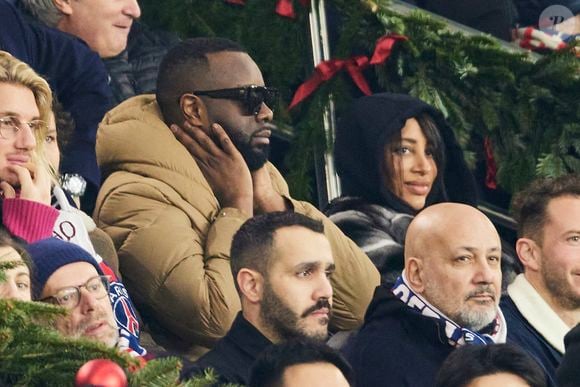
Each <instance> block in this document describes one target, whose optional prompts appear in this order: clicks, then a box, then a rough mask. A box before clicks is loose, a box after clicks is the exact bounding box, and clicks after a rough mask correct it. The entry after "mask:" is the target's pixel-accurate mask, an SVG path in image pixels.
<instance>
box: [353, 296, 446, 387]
mask: <svg viewBox="0 0 580 387" xmlns="http://www.w3.org/2000/svg"><path fill="white" fill-rule="evenodd" d="M453 349H454V348H453V347H452V346H451V345H449V344H448V340H447V337H446V335H445V327H444V325H442V324H441V322H440V321H439V320H437V319H434V318H431V317H426V316H423V315H420V314H418V313H417V312H414V311H412V310H411V308H409V307H408V306H407V305H405V304H404V303H403V302H402V301H400V300H399V299H398V298H397V297H395V296H394V295H393V293H392V292H391V290H390V289H389V288H387V287H385V286H379V287H377V289H376V290H375V295H374V297H373V301H372V302H371V304H370V306H369V308H368V310H367V314H366V316H365V323H364V325H363V327H362V328H361V329H360V331H359V332H358V334H357V335H356V336H354V337H353V338H352V339H351V340H350V341H349V342H347V344H346V346H345V347H344V348H343V350H342V352H343V353H344V355H345V356H346V358H347V360H348V361H349V362H350V364H351V365H352V367H353V369H354V372H355V379H356V383H355V384H356V385H357V386H369V387H380V386H393V387H395V386H397V387H398V386H400V387H403V386H409V387H428V386H433V385H434V384H435V377H436V375H437V372H438V371H439V368H440V367H441V364H442V363H443V361H445V359H446V358H447V356H448V355H449V354H450V353H451V352H452V351H453Z"/></svg>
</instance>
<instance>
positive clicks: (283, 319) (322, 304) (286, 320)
mask: <svg viewBox="0 0 580 387" xmlns="http://www.w3.org/2000/svg"><path fill="white" fill-rule="evenodd" d="M322 308H327V309H328V310H329V311H330V310H331V305H330V303H329V301H328V299H326V298H321V299H319V300H318V301H317V302H316V304H314V305H313V306H311V307H310V308H308V309H307V310H305V311H304V312H303V313H302V314H301V315H300V316H299V315H297V314H296V313H295V312H294V311H292V310H291V309H290V308H289V307H288V306H287V305H286V304H285V303H284V301H283V300H282V299H281V298H280V297H278V296H277V295H276V294H275V293H274V290H273V289H272V287H271V286H270V285H269V284H268V283H265V284H264V298H263V299H262V303H261V305H260V317H261V319H262V322H263V323H264V325H265V326H266V327H268V328H269V329H270V330H271V331H272V332H273V333H274V334H275V335H276V336H278V338H279V339H281V340H290V339H294V338H305V337H306V338H309V339H313V340H317V341H325V340H326V339H327V338H328V331H327V330H326V329H324V331H323V332H321V331H316V332H308V331H307V330H306V327H305V326H303V324H302V323H303V319H304V318H306V317H307V316H308V315H310V314H311V313H313V312H315V311H317V310H319V309H322ZM328 320H329V319H328V318H327V317H323V318H321V319H320V320H319V322H320V324H321V325H325V326H328Z"/></svg>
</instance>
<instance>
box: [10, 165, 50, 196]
mask: <svg viewBox="0 0 580 387" xmlns="http://www.w3.org/2000/svg"><path fill="white" fill-rule="evenodd" d="M6 168H8V169H9V170H11V172H12V173H14V174H15V175H16V176H17V177H18V182H19V184H20V196H19V197H20V199H26V200H30V201H33V202H38V203H42V204H45V205H47V206H50V196H51V182H50V175H49V173H48V171H47V170H46V169H45V168H42V167H39V166H33V167H28V168H31V170H29V169H28V168H25V167H23V166H20V165H8V166H7V167H6ZM0 190H2V192H3V194H4V197H5V198H7V199H12V198H15V197H16V191H15V189H14V187H13V186H12V185H10V184H9V183H8V182H6V181H3V182H1V183H0Z"/></svg>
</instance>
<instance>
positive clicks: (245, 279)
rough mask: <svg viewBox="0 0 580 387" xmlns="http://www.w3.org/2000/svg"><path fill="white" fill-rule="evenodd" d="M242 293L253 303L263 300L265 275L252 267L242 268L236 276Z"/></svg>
mask: <svg viewBox="0 0 580 387" xmlns="http://www.w3.org/2000/svg"><path fill="white" fill-rule="evenodd" d="M236 281H238V287H239V288H240V291H241V293H242V295H243V296H244V297H245V298H246V299H247V300H248V301H249V302H251V303H253V304H257V303H259V302H260V301H262V296H263V293H264V277H263V276H262V274H260V273H258V272H257V271H254V270H251V269H246V268H243V269H240V271H239V272H238V276H237V278H236Z"/></svg>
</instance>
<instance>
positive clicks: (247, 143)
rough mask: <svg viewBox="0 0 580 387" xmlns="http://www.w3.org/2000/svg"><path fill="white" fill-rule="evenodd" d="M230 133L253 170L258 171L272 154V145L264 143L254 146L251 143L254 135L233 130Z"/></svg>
mask: <svg viewBox="0 0 580 387" xmlns="http://www.w3.org/2000/svg"><path fill="white" fill-rule="evenodd" d="M229 135H230V137H231V139H232V142H233V143H234V145H235V146H236V148H237V149H238V151H239V152H240V153H241V155H242V157H243V158H244V161H245V162H246V164H247V165H248V169H249V170H250V171H251V172H253V171H257V170H258V169H260V168H262V167H263V166H264V164H266V161H268V157H269V156H270V145H267V144H262V145H259V146H257V147H253V146H252V145H251V141H252V138H253V137H252V136H249V137H248V136H245V135H244V134H243V133H242V132H239V131H232V132H231V133H229Z"/></svg>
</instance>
